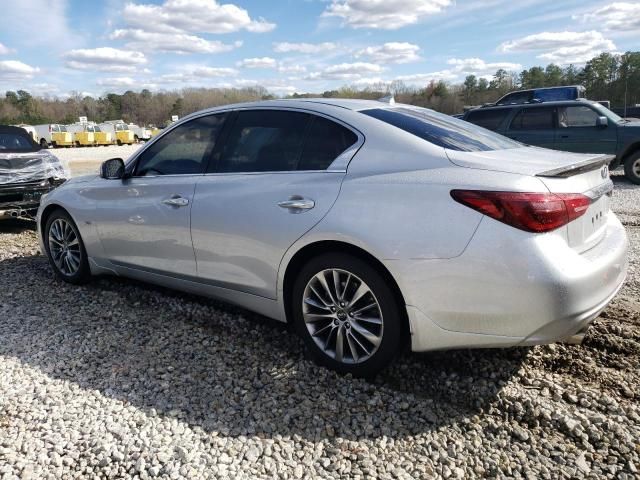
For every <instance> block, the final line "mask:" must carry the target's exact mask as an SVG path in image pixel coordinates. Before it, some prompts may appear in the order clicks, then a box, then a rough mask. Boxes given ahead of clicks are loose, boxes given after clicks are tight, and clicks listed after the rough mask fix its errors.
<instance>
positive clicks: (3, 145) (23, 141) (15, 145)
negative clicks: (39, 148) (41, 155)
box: [0, 132, 36, 152]
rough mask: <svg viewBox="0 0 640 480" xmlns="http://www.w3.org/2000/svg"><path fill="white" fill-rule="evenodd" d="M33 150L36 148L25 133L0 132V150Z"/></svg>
mask: <svg viewBox="0 0 640 480" xmlns="http://www.w3.org/2000/svg"><path fill="white" fill-rule="evenodd" d="M33 150H36V147H35V145H34V143H33V141H32V140H31V139H30V138H29V136H28V134H27V133H25V134H24V135H22V134H19V133H1V132H0V152H6V151H11V152H29V151H33Z"/></svg>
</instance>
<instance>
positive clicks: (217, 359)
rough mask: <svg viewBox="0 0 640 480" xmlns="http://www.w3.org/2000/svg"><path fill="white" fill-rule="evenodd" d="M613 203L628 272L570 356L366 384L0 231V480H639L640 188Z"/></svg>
mask: <svg viewBox="0 0 640 480" xmlns="http://www.w3.org/2000/svg"><path fill="white" fill-rule="evenodd" d="M116 148H117V147H116ZM70 151H72V150H70ZM616 186H617V187H618V190H617V192H616V194H615V196H614V208H615V209H616V211H619V212H624V216H623V219H624V222H625V223H626V225H627V228H628V231H629V236H630V239H631V247H632V252H631V262H632V268H631V272H630V277H629V280H628V282H627V284H626V286H625V287H624V288H623V290H622V292H621V293H620V295H619V296H618V297H617V299H616V300H615V301H614V302H613V303H612V305H611V306H610V307H609V308H608V309H607V310H606V311H605V312H604V314H603V315H602V316H601V318H599V319H598V320H597V321H596V323H595V325H594V326H593V328H592V329H591V330H590V331H589V333H588V335H587V338H586V341H585V343H584V344H583V345H582V346H570V345H560V344H557V345H551V346H544V347H535V348H516V349H509V350H478V351H455V352H439V353H430V354H423V355H415V354H408V353H407V354H405V355H404V356H403V357H402V358H401V359H400V360H399V361H398V362H397V363H396V364H394V366H393V367H392V368H390V369H389V370H387V371H385V372H384V374H383V375H381V376H380V377H379V378H378V379H376V380H375V381H374V382H367V381H364V380H354V379H351V378H348V377H340V376H337V375H335V374H333V373H331V372H329V371H327V370H324V369H322V368H319V367H316V366H315V365H313V364H311V363H309V362H308V361H306V360H305V359H304V358H303V355H302V350H301V346H300V342H299V341H298V340H297V339H296V337H295V336H293V335H292V334H291V333H290V332H289V331H287V329H286V328H285V327H284V326H283V325H280V324H277V323H275V322H271V321H269V320H266V319H264V318H262V317H259V316H257V315H254V314H251V313H248V312H245V311H242V310H239V309H236V308H233V307H229V306H226V305H221V304H217V303H215V302H213V301H209V300H206V299H202V298H197V297H192V296H188V295H184V294H180V293H176V292H171V291H167V290H163V289H159V288H155V287H151V286H148V285H144V284H140V283H139V282H133V281H127V280H120V279H113V278H102V279H98V280H96V281H94V282H93V283H91V284H90V285H88V286H86V287H72V286H68V285H65V284H63V283H61V282H59V281H57V280H55V279H54V277H53V274H52V272H51V270H50V268H49V266H48V264H47V262H46V260H45V258H44V257H43V256H41V255H40V254H39V252H38V247H37V244H36V238H35V233H34V232H33V230H32V229H31V225H30V224H29V223H26V222H11V223H6V224H0V339H1V340H0V478H2V479H3V480H4V479H13V478H21V479H28V478H33V479H41V478H140V479H146V478H155V477H158V478H234V479H235V478H316V477H319V478H336V479H337V478H354V479H358V478H360V479H364V478H432V477H442V478H473V477H501V478H504V477H516V478H518V477H525V478H531V479H537V478H583V477H591V478H616V479H631V478H638V469H640V407H639V402H638V400H639V399H640V393H639V392H640V389H639V387H640V300H639V298H640V294H639V287H640V277H639V275H638V272H639V271H638V265H639V263H640V259H639V253H640V188H638V187H632V186H630V185H628V184H626V183H625V181H624V180H621V179H616Z"/></svg>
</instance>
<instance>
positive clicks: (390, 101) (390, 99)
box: [378, 94, 396, 105]
mask: <svg viewBox="0 0 640 480" xmlns="http://www.w3.org/2000/svg"><path fill="white" fill-rule="evenodd" d="M378 101H379V102H384V103H388V104H389V105H395V104H396V100H395V98H393V94H391V95H386V96H384V97H382V98H379V99H378Z"/></svg>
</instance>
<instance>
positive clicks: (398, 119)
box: [360, 107, 522, 152]
mask: <svg viewBox="0 0 640 480" xmlns="http://www.w3.org/2000/svg"><path fill="white" fill-rule="evenodd" d="M360 113H363V114H365V115H368V116H370V117H373V118H377V119H378V120H382V121H383V122H385V123H388V124H389V125H393V126H394V127H397V128H400V129H401V130H404V131H405V132H409V133H411V134H413V135H415V136H416V137H419V138H422V139H423V140H426V141H427V142H430V143H432V144H434V145H437V146H439V147H443V148H448V149H450V150H459V151H462V152H478V151H486V150H503V149H506V148H518V147H521V146H522V144H521V143H519V142H516V141H514V140H511V139H509V138H507V137H503V136H502V135H498V134H497V133H493V132H491V131H489V130H487V129H484V128H482V127H478V126H477V125H474V124H472V123H469V122H465V121H464V120H458V119H457V118H453V117H450V116H449V115H444V114H441V113H437V112H434V111H433V110H427V109H426V108H419V107H396V108H389V109H383V108H374V109H371V110H362V111H361V112H360Z"/></svg>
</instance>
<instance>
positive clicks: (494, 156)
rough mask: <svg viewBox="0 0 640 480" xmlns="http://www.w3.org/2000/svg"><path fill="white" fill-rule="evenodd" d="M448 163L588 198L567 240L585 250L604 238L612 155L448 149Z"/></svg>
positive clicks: (532, 149)
mask: <svg viewBox="0 0 640 480" xmlns="http://www.w3.org/2000/svg"><path fill="white" fill-rule="evenodd" d="M446 152H447V156H448V157H449V160H450V161H451V162H452V163H454V164H455V165H458V166H460V167H465V168H475V169H480V170H491V171H499V172H508V173H515V174H521V175H528V176H535V177H536V178H539V179H540V181H541V182H542V183H543V184H544V185H545V186H546V187H547V189H549V191H550V192H552V193H580V194H583V195H586V196H588V197H589V198H590V199H591V205H590V206H589V208H588V209H587V211H586V212H585V214H584V215H582V216H581V217H579V218H577V219H576V220H574V221H572V222H570V223H569V224H568V225H567V227H566V228H567V241H568V243H569V245H570V246H571V247H572V248H574V249H575V250H577V251H579V252H582V251H586V250H588V249H590V248H592V247H594V246H595V245H597V244H598V243H599V242H600V240H602V238H603V237H604V234H605V230H606V229H605V226H606V223H607V219H608V217H609V215H610V214H611V211H610V197H611V194H612V192H613V182H611V179H610V178H609V170H608V164H609V163H610V162H611V161H612V160H613V156H611V155H603V154H581V153H569V152H560V151H556V150H548V149H545V148H538V147H523V148H516V149H509V150H493V151H487V152H460V151H453V150H447V151H446Z"/></svg>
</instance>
